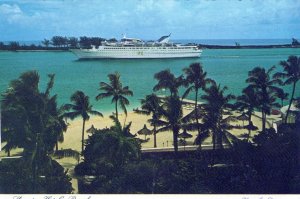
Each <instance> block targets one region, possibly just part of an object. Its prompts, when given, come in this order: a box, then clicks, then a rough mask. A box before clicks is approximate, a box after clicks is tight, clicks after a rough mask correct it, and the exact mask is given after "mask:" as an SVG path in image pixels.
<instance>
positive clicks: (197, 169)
mask: <svg viewBox="0 0 300 199" xmlns="http://www.w3.org/2000/svg"><path fill="white" fill-rule="evenodd" d="M60 40H66V38H60V37H55V38H52V40H51V41H50V40H44V45H45V46H47V45H49V43H51V42H52V43H54V42H56V43H55V44H56V45H57V46H61V47H67V46H68V45H72V46H76V45H75V44H76V43H77V42H78V40H76V38H72V39H71V38H70V39H69V42H65V41H64V42H63V41H60ZM71 41H72V42H71ZM80 42H81V43H82V45H89V44H91V43H96V44H100V43H101V39H99V38H94V39H87V38H80V40H79V43H80ZM299 60H300V58H299V57H295V56H290V57H289V58H288V60H287V61H282V62H280V65H281V66H283V72H277V73H275V74H273V71H274V67H271V68H269V69H266V68H264V67H255V68H253V69H252V70H251V71H249V73H248V78H247V79H246V81H245V82H246V87H245V88H244V89H243V90H242V93H241V94H240V96H234V95H232V94H231V93H230V92H229V90H228V89H227V87H226V86H221V85H220V84H218V83H217V82H216V81H215V80H212V79H210V78H209V74H207V73H206V72H205V71H204V67H203V65H202V64H201V63H192V64H190V66H189V67H186V68H184V69H183V74H179V75H175V74H173V73H172V72H171V71H170V70H169V69H166V70H162V71H160V72H158V73H156V74H155V75H154V79H155V80H156V81H157V82H156V84H155V85H154V87H153V91H149V92H150V94H149V95H147V96H145V98H144V99H142V100H141V107H140V108H139V109H135V112H137V113H139V114H145V115H149V120H148V122H149V124H150V125H151V126H152V128H153V136H154V137H153V139H154V148H155V147H157V143H156V142H157V140H156V136H157V133H164V132H166V131H169V132H172V135H173V149H172V150H173V151H171V152H168V151H162V152H149V153H145V152H144V151H142V150H141V143H142V141H141V139H139V138H138V137H137V136H136V135H135V133H136V132H131V125H132V122H129V123H126V122H124V124H123V125H121V123H120V121H119V112H120V111H119V108H121V109H122V110H123V111H124V114H125V115H127V108H126V107H127V106H128V105H129V103H130V102H129V100H130V98H128V97H130V96H132V95H133V91H132V90H130V89H129V87H128V86H123V83H122V82H121V76H120V74H119V73H117V72H115V73H113V74H109V75H108V79H109V82H108V83H106V82H103V81H101V82H100V87H99V90H100V93H99V94H95V97H96V99H97V100H101V99H103V98H111V103H112V104H114V111H115V112H114V113H112V115H111V116H110V118H111V120H112V122H113V125H112V126H110V127H106V128H103V129H96V128H94V129H93V131H91V132H90V134H89V135H88V138H87V139H85V131H86V129H85V126H86V122H87V121H88V120H89V118H90V115H96V116H103V115H102V114H101V113H100V112H99V111H97V110H94V109H93V106H92V104H91V103H90V100H89V99H90V98H89V96H87V95H86V94H85V93H84V92H83V91H76V92H75V93H74V94H72V95H71V97H70V101H71V103H68V104H65V105H63V106H58V103H57V98H58V96H57V95H55V94H54V95H53V94H51V93H52V88H53V86H54V78H55V76H54V75H53V74H50V75H48V78H49V81H48V84H47V86H46V88H45V90H44V91H41V90H40V85H39V82H40V77H39V74H38V72H37V71H28V72H25V73H23V74H21V75H20V77H19V78H17V79H15V80H13V81H11V82H10V84H9V86H8V88H7V89H6V91H5V92H4V93H3V94H2V98H1V107H2V110H1V117H2V118H1V119H2V126H1V130H2V142H4V143H3V144H4V145H3V146H4V147H3V149H4V150H5V152H6V153H7V155H8V156H10V155H11V150H13V149H15V148H21V149H22V150H23V151H22V152H21V153H20V154H19V155H20V156H21V157H20V158H19V159H18V158H16V157H14V158H13V159H12V160H6V161H3V162H0V192H1V193H61V194H62V193H71V192H72V186H71V182H70V181H71V178H70V176H69V175H68V171H67V170H65V169H64V168H63V167H62V166H61V165H60V164H59V163H58V162H57V161H56V160H55V159H54V155H55V153H56V151H58V152H59V150H58V142H60V141H63V137H64V132H66V129H67V128H68V124H67V122H66V119H68V118H70V119H72V120H73V119H75V118H81V119H82V132H81V135H82V139H81V149H82V151H81V154H80V155H81V159H80V160H81V161H80V162H78V164H77V165H76V167H75V174H76V175H77V177H78V179H79V182H78V188H79V193H169V194H172V193H240V194H244V193H252V194H253V193H256V194H262V193H273V194H274V193H299V187H300V180H299V179H300V175H299V160H298V152H299V146H298V145H299V144H298V143H299V141H300V136H299V133H298V132H299V131H300V124H299V122H298V121H299V118H298V120H296V123H294V124H288V123H286V122H283V123H282V124H279V123H278V126H277V129H274V128H272V127H271V126H270V125H269V126H267V125H266V123H267V116H268V115H269V114H271V113H272V110H273V109H274V108H277V107H282V105H283V104H284V100H286V98H287V97H288V96H287V94H286V93H285V92H283V89H284V87H283V86H286V85H290V84H292V86H293V87H292V93H291V95H290V101H289V106H288V112H287V115H288V114H289V109H290V107H291V104H292V103H295V106H296V107H299V101H300V100H299V99H295V98H296V94H295V93H296V92H297V91H296V84H297V82H298V81H299ZM161 90H166V91H167V92H166V95H165V96H158V95H157V93H156V92H157V91H161ZM187 96H190V97H192V98H193V99H194V103H193V108H192V110H191V111H189V112H188V113H187V114H184V111H183V108H184V104H185V103H186V101H185V100H186V99H185V98H186V97H187ZM280 101H281V106H280V103H279V102H280ZM256 111H260V112H261V115H262V116H261V119H262V128H261V129H259V130H256V133H255V134H253V135H251V131H253V130H254V127H255V126H254V125H253V123H252V118H253V116H254V115H255V112H256ZM240 114H241V115H240ZM238 115H240V116H243V118H246V119H244V120H247V121H248V125H246V126H244V125H243V126H240V125H237V124H238V123H236V121H237V119H238V118H239V117H240V116H238ZM286 117H288V116H286ZM283 120H286V118H283ZM234 128H235V129H240V130H242V129H247V130H248V133H247V135H246V137H244V138H245V139H243V138H238V137H236V136H235V135H234V134H233V133H232V130H233V129H234ZM187 130H188V131H196V132H197V138H196V139H195V145H198V146H199V147H198V146H197V147H198V149H197V150H195V151H184V150H181V148H180V147H179V146H178V145H179V144H178V138H179V135H180V134H181V133H180V132H186V131H187ZM209 138H211V146H212V147H211V149H210V148H204V147H201V146H202V144H203V142H204V141H208V140H209ZM156 150H161V149H156Z"/></svg>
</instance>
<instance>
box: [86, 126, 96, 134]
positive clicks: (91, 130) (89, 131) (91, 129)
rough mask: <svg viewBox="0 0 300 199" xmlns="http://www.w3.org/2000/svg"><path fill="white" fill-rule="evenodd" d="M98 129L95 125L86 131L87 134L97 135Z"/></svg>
mask: <svg viewBox="0 0 300 199" xmlns="http://www.w3.org/2000/svg"><path fill="white" fill-rule="evenodd" d="M96 130H97V129H96V128H95V127H94V125H92V126H91V128H89V129H88V130H86V132H87V133H95V132H96Z"/></svg>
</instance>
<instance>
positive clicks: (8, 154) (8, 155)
mask: <svg viewBox="0 0 300 199" xmlns="http://www.w3.org/2000/svg"><path fill="white" fill-rule="evenodd" d="M7 157H10V150H9V149H8V151H7Z"/></svg>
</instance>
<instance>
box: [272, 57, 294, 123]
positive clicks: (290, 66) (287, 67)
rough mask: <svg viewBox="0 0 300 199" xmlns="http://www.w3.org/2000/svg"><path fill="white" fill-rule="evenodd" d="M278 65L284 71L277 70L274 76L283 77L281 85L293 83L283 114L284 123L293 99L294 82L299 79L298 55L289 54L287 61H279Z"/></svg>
mask: <svg viewBox="0 0 300 199" xmlns="http://www.w3.org/2000/svg"><path fill="white" fill-rule="evenodd" d="M280 65H281V66H282V67H283V71H284V72H278V73H276V74H275V75H274V77H275V78H285V79H286V80H285V81H284V82H283V85H289V84H293V91H292V95H291V99H290V103H289V107H288V110H287V112H286V116H285V123H287V118H288V115H289V112H290V109H291V106H292V103H293V100H294V95H295V90H296V84H297V82H298V81H299V79H300V57H297V56H293V55H292V56H289V58H288V60H287V61H281V62H280Z"/></svg>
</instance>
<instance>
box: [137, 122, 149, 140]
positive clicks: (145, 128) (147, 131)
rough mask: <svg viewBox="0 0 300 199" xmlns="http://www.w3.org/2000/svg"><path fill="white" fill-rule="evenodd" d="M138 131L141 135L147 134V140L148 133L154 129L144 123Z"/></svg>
mask: <svg viewBox="0 0 300 199" xmlns="http://www.w3.org/2000/svg"><path fill="white" fill-rule="evenodd" d="M137 133H138V134H139V135H145V140H146V137H147V135H151V134H152V131H151V130H150V129H148V128H147V126H146V124H144V127H143V128H142V129H141V130H139V131H138V132H137Z"/></svg>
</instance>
